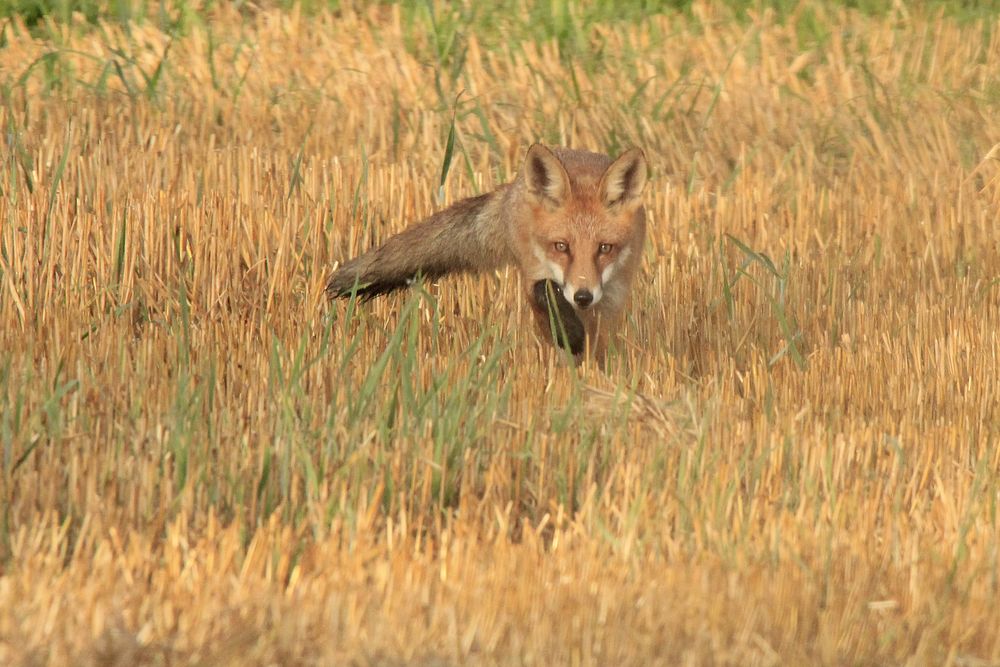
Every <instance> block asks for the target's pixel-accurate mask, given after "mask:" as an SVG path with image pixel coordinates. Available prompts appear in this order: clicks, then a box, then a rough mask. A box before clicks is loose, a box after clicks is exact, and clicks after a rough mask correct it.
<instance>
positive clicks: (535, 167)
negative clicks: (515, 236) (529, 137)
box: [523, 144, 647, 310]
mask: <svg viewBox="0 0 1000 667" xmlns="http://www.w3.org/2000/svg"><path fill="white" fill-rule="evenodd" d="M564 161H565V162H564ZM646 171H647V168H646V157H645V155H644V154H643V152H642V150H640V149H638V148H633V149H631V150H629V151H627V152H625V153H623V154H622V155H620V156H619V157H618V158H617V159H616V160H614V161H611V162H610V164H609V161H608V158H606V157H604V156H599V155H596V154H593V153H582V152H578V151H572V152H558V153H557V152H553V151H551V150H550V149H548V148H546V147H544V146H542V145H540V144H535V145H533V146H532V147H531V148H530V149H528V153H527V155H526V157H525V163H524V171H523V179H524V186H525V190H526V193H527V196H526V199H527V201H528V205H529V207H530V215H529V219H530V220H531V223H530V224H529V225H528V227H529V228H528V229H524V230H523V233H524V234H525V235H526V236H527V237H528V238H526V239H523V240H524V241H527V242H528V243H529V244H530V248H531V253H532V256H533V257H532V258H531V260H532V261H531V265H532V270H531V271H530V274H531V275H528V276H527V278H528V279H529V280H530V281H532V282H534V281H535V280H543V279H551V280H555V281H556V282H557V283H559V284H560V285H562V291H563V294H564V295H565V298H566V300H567V301H569V302H570V303H571V304H573V305H574V306H575V307H576V308H577V309H580V310H586V309H587V308H591V307H593V306H595V305H596V304H598V303H600V301H601V299H602V298H608V296H609V295H610V294H611V293H612V292H614V291H615V290H614V286H615V278H616V276H619V275H621V274H622V273H624V272H631V270H632V267H634V266H635V265H636V260H637V259H638V256H639V254H640V253H641V250H642V243H643V240H644V237H645V228H644V224H645V223H644V221H643V213H642V210H641V209H642V201H641V199H642V191H643V188H644V187H645V185H646ZM626 282H627V281H626Z"/></svg>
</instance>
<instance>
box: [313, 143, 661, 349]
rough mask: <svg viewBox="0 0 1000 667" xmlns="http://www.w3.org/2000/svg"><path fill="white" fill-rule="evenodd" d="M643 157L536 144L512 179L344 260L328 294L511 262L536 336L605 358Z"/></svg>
mask: <svg viewBox="0 0 1000 667" xmlns="http://www.w3.org/2000/svg"><path fill="white" fill-rule="evenodd" d="M646 174H647V167H646V157H645V155H644V154H643V152H642V150H640V149H638V148H633V149H631V150H629V151H626V152H625V153H623V154H622V155H620V156H619V157H618V158H617V159H615V160H612V159H611V158H610V157H608V156H606V155H601V154H599V153H591V152H587V151H580V150H571V149H568V148H554V149H549V148H546V147H545V146H542V145H541V144H534V145H533V146H531V148H529V149H528V152H527V155H526V156H525V159H524V167H523V168H522V169H521V171H520V173H519V174H518V176H517V178H515V179H514V180H513V181H512V182H510V183H507V184H504V185H501V186H500V187H498V188H497V189H496V190H494V191H493V192H491V193H489V194H484V195H479V196H477V197H471V198H469V199H463V200H462V201H459V202H457V203H455V204H453V205H451V206H450V207H448V208H446V209H444V210H442V211H439V212H437V213H435V214H434V215H432V216H430V217H429V218H427V219H426V220H424V221H422V222H419V223H417V224H414V225H411V226H410V227H408V228H407V229H405V230H403V231H402V232H400V233H399V234H396V235H395V236H393V237H391V238H389V239H388V240H387V241H386V242H385V243H383V244H382V245H381V246H379V247H377V248H375V249H373V250H370V251H368V252H367V253H365V254H363V255H360V256H358V257H355V258H354V259H351V260H350V261H347V262H345V263H344V264H343V265H342V266H340V268H338V269H337V270H336V271H334V272H333V274H332V275H331V276H330V278H329V281H328V283H327V286H326V291H327V295H328V296H329V297H330V298H331V299H333V298H337V297H346V296H350V295H351V294H355V293H356V294H357V295H358V296H359V297H362V298H371V297H374V296H378V295H380V294H385V293H387V292H391V291H393V290H396V289H399V288H401V287H404V286H406V285H408V284H409V283H410V282H411V281H412V280H413V279H414V278H415V277H416V276H417V275H422V276H423V277H425V278H428V279H434V278H438V277H441V276H444V275H446V274H449V273H456V272H462V271H488V270H492V269H496V268H500V267H502V266H506V265H508V264H515V265H516V266H517V268H518V269H519V270H520V272H521V276H522V278H523V283H524V289H525V295H526V298H527V301H528V303H529V305H530V307H531V310H532V312H533V313H534V315H535V319H536V323H537V325H538V328H539V330H540V333H541V335H542V337H543V338H545V339H546V340H548V341H549V342H551V343H553V344H555V345H558V346H560V347H563V348H567V349H569V350H570V351H571V352H572V353H573V355H574V356H575V357H576V359H577V360H578V361H579V360H581V359H582V357H583V354H584V352H585V350H586V349H587V347H588V345H589V349H590V351H591V354H593V355H594V356H596V357H597V358H598V359H599V360H603V358H604V355H605V353H606V350H607V344H608V337H609V335H611V334H612V333H613V332H614V330H615V328H616V327H617V326H618V324H619V320H620V317H621V313H622V310H623V309H624V307H625V301H626V299H627V298H628V291H629V287H630V286H631V284H632V280H633V279H634V278H635V274H636V271H637V270H638V268H639V260H640V258H641V255H642V250H643V244H644V241H645V237H646V222H645V212H644V209H643V206H642V201H641V200H642V191H643V188H644V187H645V185H646Z"/></svg>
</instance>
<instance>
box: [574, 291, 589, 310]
mask: <svg viewBox="0 0 1000 667" xmlns="http://www.w3.org/2000/svg"><path fill="white" fill-rule="evenodd" d="M573 301H574V302H575V303H576V305H577V306H579V307H580V308H583V309H586V308H588V307H589V306H590V304H592V303H594V293H593V292H591V291H590V290H588V289H578V290H577V291H576V294H574V295H573Z"/></svg>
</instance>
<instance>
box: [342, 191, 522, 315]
mask: <svg viewBox="0 0 1000 667" xmlns="http://www.w3.org/2000/svg"><path fill="white" fill-rule="evenodd" d="M502 198H503V197H502V190H501V191H496V192H493V193H490V194H485V195H479V196H478V197H471V198H469V199H464V200H462V201H460V202H457V203H455V204H453V205H452V206H450V207H448V208H446V209H444V210H443V211H439V212H437V213H435V214H434V215H432V216H431V217H429V218H427V219H426V220H424V221H422V222H419V223H417V224H415V225H412V226H410V227H408V228H407V229H405V230H403V231H402V232H400V233H399V234H397V235H395V236H393V237H391V238H390V239H389V240H387V241H386V242H385V243H383V244H382V245H381V246H379V247H377V248H375V249H373V250H370V251H368V252H366V253H365V254H363V255H360V256H358V257H355V258H354V259H351V260H349V261H347V262H345V263H344V264H343V265H342V266H340V267H339V268H338V269H337V270H336V271H334V272H333V274H332V275H331V276H330V278H329V280H328V282H327V285H326V293H327V296H328V297H329V298H331V299H336V298H338V297H346V296H350V295H351V294H352V293H354V292H355V288H356V291H357V294H358V296H359V297H361V298H365V299H370V298H372V297H375V296H379V295H381V294H387V293H389V292H392V291H394V290H397V289H399V288H401V287H405V286H407V285H408V284H409V283H410V282H411V281H412V280H413V279H414V278H415V277H416V276H417V275H421V276H423V277H424V278H426V279H435V278H440V277H441V276H444V275H446V274H450V273H459V272H464V271H484V270H489V269H493V268H498V267H500V266H503V265H505V264H507V263H509V262H510V259H511V258H510V251H509V250H508V248H507V244H506V238H505V236H504V235H503V233H502V229H501V225H502V219H503V218H502V214H501V211H502V206H501V203H502V202H501V200H502Z"/></svg>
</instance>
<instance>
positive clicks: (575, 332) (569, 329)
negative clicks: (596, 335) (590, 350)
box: [531, 280, 587, 354]
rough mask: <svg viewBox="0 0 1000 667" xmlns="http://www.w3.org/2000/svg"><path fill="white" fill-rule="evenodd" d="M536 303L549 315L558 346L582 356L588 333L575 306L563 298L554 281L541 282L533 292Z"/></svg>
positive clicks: (553, 335) (554, 338)
mask: <svg viewBox="0 0 1000 667" xmlns="http://www.w3.org/2000/svg"><path fill="white" fill-rule="evenodd" d="M531 293H532V296H533V297H534V299H535V303H536V304H537V305H538V306H539V307H540V308H542V310H544V311H545V312H547V313H548V314H549V326H550V327H551V330H552V338H553V340H554V341H555V342H556V345H558V346H559V347H562V348H564V349H568V350H569V351H570V352H571V353H573V354H582V353H583V349H584V346H585V344H586V339H587V333H586V331H585V330H584V328H583V322H581V321H580V318H579V316H577V314H576V311H575V310H573V306H572V305H570V303H569V301H567V300H566V299H565V298H564V297H563V293H562V288H561V287H560V286H559V283H557V282H556V281H554V280H539V281H538V282H537V283H535V285H534V287H533V288H532V290H531Z"/></svg>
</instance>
